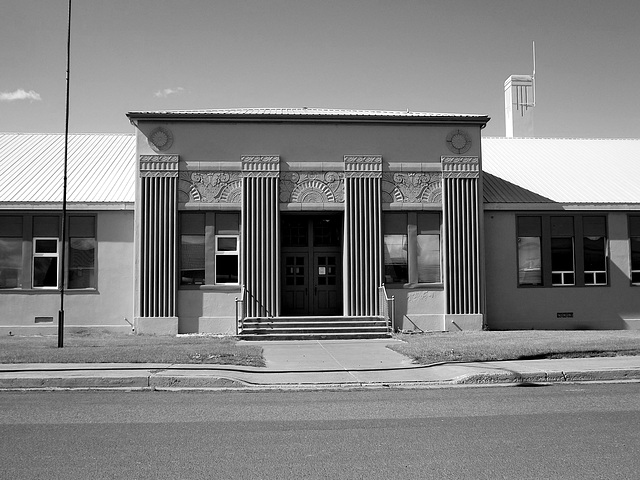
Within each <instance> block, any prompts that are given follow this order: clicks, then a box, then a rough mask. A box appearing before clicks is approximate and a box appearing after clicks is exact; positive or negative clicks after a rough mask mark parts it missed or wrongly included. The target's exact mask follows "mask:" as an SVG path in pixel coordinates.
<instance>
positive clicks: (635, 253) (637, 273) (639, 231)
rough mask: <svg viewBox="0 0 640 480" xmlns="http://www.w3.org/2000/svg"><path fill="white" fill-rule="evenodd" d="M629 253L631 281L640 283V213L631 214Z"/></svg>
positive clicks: (636, 283)
mask: <svg viewBox="0 0 640 480" xmlns="http://www.w3.org/2000/svg"><path fill="white" fill-rule="evenodd" d="M629 253H630V257H631V283H633V284H634V285H640V215H638V216H636V215H632V216H629Z"/></svg>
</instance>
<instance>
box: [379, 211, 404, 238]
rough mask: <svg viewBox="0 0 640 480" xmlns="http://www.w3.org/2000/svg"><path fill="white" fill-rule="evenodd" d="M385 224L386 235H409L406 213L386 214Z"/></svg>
mask: <svg viewBox="0 0 640 480" xmlns="http://www.w3.org/2000/svg"><path fill="white" fill-rule="evenodd" d="M383 223H384V233H385V235H406V234H407V215H406V214H405V213H385V214H384V222H383Z"/></svg>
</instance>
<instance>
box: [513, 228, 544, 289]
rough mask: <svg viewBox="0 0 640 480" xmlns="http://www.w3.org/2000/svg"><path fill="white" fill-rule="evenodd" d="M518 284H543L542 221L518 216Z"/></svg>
mask: <svg viewBox="0 0 640 480" xmlns="http://www.w3.org/2000/svg"><path fill="white" fill-rule="evenodd" d="M518 284H519V285H542V222H541V219H540V217H519V218H518Z"/></svg>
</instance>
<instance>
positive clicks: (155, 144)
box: [148, 127, 173, 152]
mask: <svg viewBox="0 0 640 480" xmlns="http://www.w3.org/2000/svg"><path fill="white" fill-rule="evenodd" d="M148 138H149V146H150V147H151V148H153V149H154V150H155V151H158V152H164V151H165V150H168V149H169V148H171V145H172V144H173V134H172V133H171V130H169V129H168V128H164V127H158V128H155V129H154V130H153V131H152V132H151V133H150V134H149V137H148Z"/></svg>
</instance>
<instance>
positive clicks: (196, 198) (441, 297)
mask: <svg viewBox="0 0 640 480" xmlns="http://www.w3.org/2000/svg"><path fill="white" fill-rule="evenodd" d="M128 116H129V118H130V119H131V121H132V123H134V125H135V126H136V130H137V158H138V178H137V201H136V214H137V219H138V220H137V222H136V239H137V241H139V242H140V244H139V248H137V250H136V251H137V258H136V287H137V289H136V300H135V308H136V311H135V315H134V316H135V323H136V329H137V330H139V331H141V332H146V331H148V332H182V331H184V332H187V331H211V332H226V333H234V332H235V331H236V328H237V325H236V307H237V306H238V304H237V302H236V301H235V299H236V297H240V298H241V299H242V305H240V308H242V311H243V315H242V316H243V317H247V318H280V317H374V316H378V315H379V314H380V308H381V307H380V302H379V289H380V287H381V286H382V285H383V284H384V285H385V286H386V289H387V293H388V295H392V296H394V297H395V301H396V308H397V309H398V310H399V311H401V312H402V315H401V316H400V317H398V318H399V321H398V323H397V325H396V327H397V328H419V329H423V330H433V329H436V330H447V329H449V326H450V325H451V324H452V323H455V324H457V325H459V327H460V328H463V329H464V328H474V329H480V328H482V325H483V315H482V308H483V307H482V303H483V302H482V298H483V292H482V286H481V280H480V279H481V275H482V265H481V255H480V248H481V247H480V243H481V235H480V232H481V223H482V222H481V220H482V213H481V212H482V210H481V207H482V205H481V201H480V196H479V195H480V192H481V180H480V169H481V159H480V151H481V150H480V130H481V129H482V127H483V126H484V125H485V124H486V122H487V121H488V118H487V117H484V116H472V115H434V114H424V113H414V112H373V111H372V112H367V111H364V112H363V111H346V110H315V109H291V110H288V109H272V110H270V109H266V110H260V109H255V110H251V109H247V110H211V111H195V112H193V111H191V112H131V113H129V114H128Z"/></svg>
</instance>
